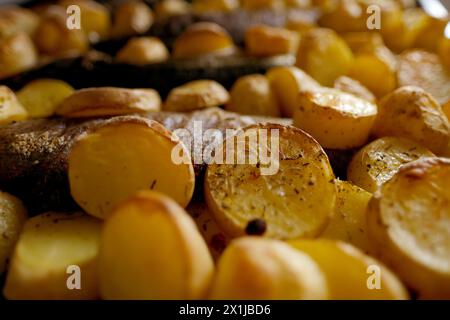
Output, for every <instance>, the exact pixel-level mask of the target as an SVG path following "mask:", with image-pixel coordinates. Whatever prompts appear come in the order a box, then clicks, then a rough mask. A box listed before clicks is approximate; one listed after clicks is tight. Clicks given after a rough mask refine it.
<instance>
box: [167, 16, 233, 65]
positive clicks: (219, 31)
mask: <svg viewBox="0 0 450 320" xmlns="http://www.w3.org/2000/svg"><path fill="white" fill-rule="evenodd" d="M234 51H235V46H234V44H233V40H232V39H231V37H230V35H229V34H228V32H227V31H226V30H225V29H224V28H222V27H221V26H219V25H218V24H215V23H212V22H198V23H194V24H192V25H191V26H189V27H188V28H187V29H186V31H184V32H183V33H182V34H181V35H180V36H179V37H178V38H177V39H176V40H175V43H174V45H173V52H172V55H173V57H174V58H190V57H195V56H200V55H206V54H215V55H223V54H225V55H227V54H231V53H234Z"/></svg>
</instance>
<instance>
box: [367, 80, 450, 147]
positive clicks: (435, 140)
mask: <svg viewBox="0 0 450 320" xmlns="http://www.w3.org/2000/svg"><path fill="white" fill-rule="evenodd" d="M373 133H374V134H375V136H376V137H385V136H395V137H404V138H408V139H411V140H414V141H416V142H418V143H420V144H422V145H423V146H425V147H427V148H428V149H430V150H431V151H432V152H433V153H435V154H437V155H440V154H445V153H447V152H448V146H449V142H450V124H449V121H448V119H447V117H446V116H445V114H444V112H443V111H442V108H441V106H440V105H439V103H438V102H437V101H436V100H435V99H434V98H433V97H432V96H431V95H430V94H429V93H428V92H426V91H424V90H423V89H421V88H419V87H409V86H408V87H402V88H399V89H397V90H395V91H394V92H392V93H391V94H389V95H388V96H386V97H385V98H383V99H382V100H381V101H380V104H379V107H378V116H377V120H376V122H375V125H374V130H373Z"/></svg>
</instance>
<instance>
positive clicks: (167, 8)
mask: <svg viewBox="0 0 450 320" xmlns="http://www.w3.org/2000/svg"><path fill="white" fill-rule="evenodd" d="M191 9H192V8H191V5H190V4H189V2H187V1H186V0H162V1H158V3H157V4H156V5H155V16H156V19H158V20H164V19H167V18H169V17H172V16H179V15H183V14H188V13H189V12H190V11H191Z"/></svg>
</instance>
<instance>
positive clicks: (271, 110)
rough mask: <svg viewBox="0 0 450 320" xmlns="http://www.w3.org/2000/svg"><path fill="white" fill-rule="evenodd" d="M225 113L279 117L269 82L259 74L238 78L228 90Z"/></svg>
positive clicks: (276, 103)
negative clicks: (228, 96)
mask: <svg viewBox="0 0 450 320" xmlns="http://www.w3.org/2000/svg"><path fill="white" fill-rule="evenodd" d="M225 109H226V110H227V111H232V112H237V113H240V114H247V115H260V116H268V117H279V116H280V108H279V106H278V101H277V99H276V97H275V94H274V92H273V90H272V87H271V86H270V82H269V80H268V79H267V78H266V77H265V76H263V75H261V74H251V75H247V76H243V77H241V78H239V79H238V80H237V81H236V82H235V83H234V85H233V87H232V88H231V90H230V100H229V101H228V103H227V105H226V106H225Z"/></svg>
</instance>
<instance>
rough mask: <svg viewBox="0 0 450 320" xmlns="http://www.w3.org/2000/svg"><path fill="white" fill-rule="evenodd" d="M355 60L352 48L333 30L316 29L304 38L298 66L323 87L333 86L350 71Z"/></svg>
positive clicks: (298, 57) (299, 51)
mask: <svg viewBox="0 0 450 320" xmlns="http://www.w3.org/2000/svg"><path fill="white" fill-rule="evenodd" d="M353 59H354V57H353V54H352V51H351V50H350V48H349V47H348V46H347V44H346V43H345V41H344V40H342V38H340V37H339V36H338V35H337V34H336V33H335V32H334V31H333V30H330V29H322V28H316V29H312V30H310V31H307V32H306V33H305V34H304V35H303V36H302V38H301V41H300V46H299V50H298V53H297V66H298V67H300V68H302V69H303V70H305V71H306V72H307V73H308V74H309V75H311V76H312V77H313V78H314V79H316V80H317V81H318V82H319V83H320V84H321V85H324V86H332V85H333V83H334V81H335V80H336V78H338V77H339V76H341V75H344V74H346V73H347V72H348V71H349V70H350V67H351V65H352V64H353Z"/></svg>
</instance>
